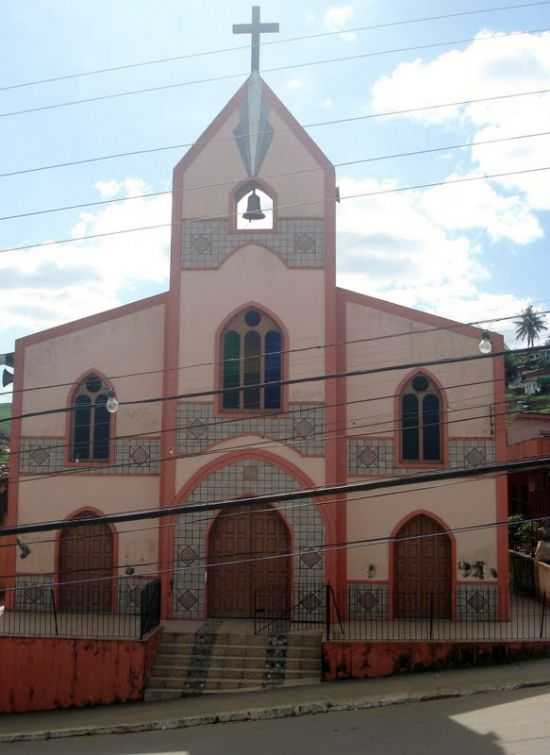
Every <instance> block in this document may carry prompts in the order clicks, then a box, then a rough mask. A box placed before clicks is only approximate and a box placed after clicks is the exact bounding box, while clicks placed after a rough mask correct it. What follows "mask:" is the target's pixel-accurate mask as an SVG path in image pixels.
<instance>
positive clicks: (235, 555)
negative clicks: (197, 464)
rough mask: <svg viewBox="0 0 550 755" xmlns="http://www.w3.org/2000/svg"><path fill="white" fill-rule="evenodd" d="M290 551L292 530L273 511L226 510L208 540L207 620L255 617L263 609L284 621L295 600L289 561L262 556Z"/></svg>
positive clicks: (256, 508) (219, 516)
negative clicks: (255, 612)
mask: <svg viewBox="0 0 550 755" xmlns="http://www.w3.org/2000/svg"><path fill="white" fill-rule="evenodd" d="M289 552H290V536H289V533H288V530H287V528H286V525H285V523H284V522H283V520H282V518H281V516H280V515H279V514H278V513H277V511H275V510H274V509H266V507H265V506H261V507H260V506H258V507H250V506H247V507H242V508H238V509H234V508H233V509H228V510H226V511H222V512H221V513H220V514H219V515H218V517H217V518H216V520H215V522H214V523H213V525H212V527H211V528H210V534H209V538H208V566H209V568H208V615H209V616H211V617H217V618H250V617H252V616H253V615H254V611H255V608H256V607H258V606H259V605H262V606H263V607H264V610H265V611H266V613H267V614H268V615H274V616H279V615H280V614H281V612H282V611H283V610H284V609H285V607H286V606H287V605H288V602H289V600H290V596H289V588H290V562H289V559H288V558H273V559H265V560H262V559H261V557H262V556H277V555H282V554H285V553H289ZM252 559H256V560H252ZM231 562H235V563H234V564H233V563H231ZM216 564H220V565H219V566H217V565H216Z"/></svg>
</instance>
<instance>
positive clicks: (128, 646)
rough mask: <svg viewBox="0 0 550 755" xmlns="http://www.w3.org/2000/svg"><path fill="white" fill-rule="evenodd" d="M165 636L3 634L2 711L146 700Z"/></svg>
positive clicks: (0, 653)
mask: <svg viewBox="0 0 550 755" xmlns="http://www.w3.org/2000/svg"><path fill="white" fill-rule="evenodd" d="M159 641H160V629H157V630H156V631H154V632H153V633H152V634H151V635H149V637H148V638H147V639H145V640H143V641H139V640H83V639H62V638H50V637H47V638H46V637H14V636H9V637H0V713H26V712H29V711H37V710H53V709H55V708H75V707H82V706H85V705H99V704H109V703H116V702H121V703H122V702H128V701H130V700H141V699H143V692H144V688H145V684H146V681H147V677H148V675H149V673H150V671H151V668H152V665H153V662H154V659H155V655H156V651H157V648H158V644H159Z"/></svg>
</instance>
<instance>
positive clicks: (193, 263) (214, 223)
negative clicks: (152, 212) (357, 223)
mask: <svg viewBox="0 0 550 755" xmlns="http://www.w3.org/2000/svg"><path fill="white" fill-rule="evenodd" d="M245 244H258V245H259V246H265V247H267V248H268V249H270V250H271V251H272V252H273V253H274V254H276V255H277V256H278V257H280V258H281V259H282V260H283V261H284V262H285V263H286V264H287V265H288V266H289V267H318V268H322V267H323V265H324V262H325V242H324V221H323V220H322V219H321V218H279V219H278V221H277V226H276V229H275V230H273V231H265V230H264V231H262V232H261V233H259V232H257V231H233V230H232V229H231V228H230V226H229V223H228V220H227V219H225V218H222V219H215V220H187V221H185V222H184V223H183V247H182V251H181V266H182V267H183V268H186V269H190V270H192V269H201V268H213V269H215V268H217V267H220V265H221V264H222V263H223V262H224V260H225V259H226V258H227V257H228V256H229V255H230V254H231V252H233V251H235V249H238V248H239V247H241V246H244V245H245Z"/></svg>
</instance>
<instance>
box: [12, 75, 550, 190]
mask: <svg viewBox="0 0 550 755" xmlns="http://www.w3.org/2000/svg"><path fill="white" fill-rule="evenodd" d="M548 92H550V89H536V90H526V91H522V92H511V93H508V94H498V95H492V96H489V97H476V98H471V99H468V100H458V101H455V102H443V103H437V104H434V105H419V106H416V107H412V108H402V109H400V110H390V111H386V112H382V113H366V114H364V115H353V116H348V117H347V118H333V119H331V120H326V121H315V122H313V123H304V124H302V128H303V129H308V128H320V127H322V126H335V125H339V124H342V123H355V122H356V121H364V120H371V119H373V118H390V117H395V116H399V115H407V114H410V113H419V112H423V111H425V110H439V109H442V108H447V107H461V106H464V105H475V104H477V103H480V102H499V101H500V100H508V99H511V98H515V97H531V96H536V95H544V94H548ZM264 133H266V132H265V131H263V130H260V131H250V132H249V133H248V135H249V136H257V135H262V134H264ZM225 141H227V142H228V143H230V142H231V141H232V140H231V139H230V138H229V137H228V138H227V139H226V140H225ZM487 143H489V140H487ZM194 144H196V142H187V143H184V144H170V145H164V146H159V147H149V148H147V149H138V150H132V151H130V152H113V153H111V154H108V155H98V156H96V157H88V158H83V159H81V160H69V161H64V162H60V163H51V164H50V165H39V166H36V167H32V168H22V169H20V170H12V171H7V172H4V173H0V178H10V177H12V176H21V175H26V174H28V173H37V172H39V171H44V170H55V169H58V168H69V167H71V166H75V165H85V164H87V163H95V162H101V161H104V160H113V159H117V158H120V157H133V156H135V155H145V154H151V153H156V152H164V151H166V150H175V149H185V148H190V147H193V146H194ZM465 146H468V145H465ZM419 154H422V153H421V152H419ZM407 156H408V153H404V154H403V155H401V154H396V155H388V156H384V155H383V156H382V157H381V158H377V157H374V158H370V159H369V161H375V160H378V159H384V160H385V159H393V158H394V157H407ZM340 165H341V166H342V167H343V166H345V165H346V163H340Z"/></svg>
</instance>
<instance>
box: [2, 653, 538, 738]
mask: <svg viewBox="0 0 550 755" xmlns="http://www.w3.org/2000/svg"><path fill="white" fill-rule="evenodd" d="M545 685H548V686H550V659H544V660H536V661H525V662H523V663H515V664H509V665H505V666H492V667H488V668H474V669H467V670H460V671H458V670H457V671H442V672H424V673H421V674H408V675H406V676H405V675H403V676H393V677H389V678H387V679H372V680H365V681H363V680H361V681H341V682H331V683H324V684H318V685H314V686H311V687H310V686H308V687H285V688H280V689H274V690H266V691H264V692H254V693H246V694H231V695H204V696H202V697H200V696H199V697H187V698H181V699H178V700H172V701H169V702H163V703H132V704H124V705H108V706H97V707H95V708H80V709H71V710H57V711H52V712H47V713H24V714H15V715H8V714H6V715H0V743H2V742H4V743H6V742H19V741H21V742H23V741H30V740H40V739H51V738H60V737H71V736H73V737H74V736H83V735H89V734H125V733H128V732H138V731H154V730H159V729H175V728H182V727H186V726H202V725H206V724H214V723H224V722H229V721H246V720H259V719H267V718H286V717H291V716H301V715H312V714H315V713H325V712H327V711H329V710H359V709H364V708H373V707H382V706H387V705H399V704H404V703H408V702H420V701H423V700H433V699H437V698H444V697H461V696H465V695H474V694H479V693H482V692H494V691H497V690H510V689H520V688H522V687H536V686H545Z"/></svg>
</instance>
